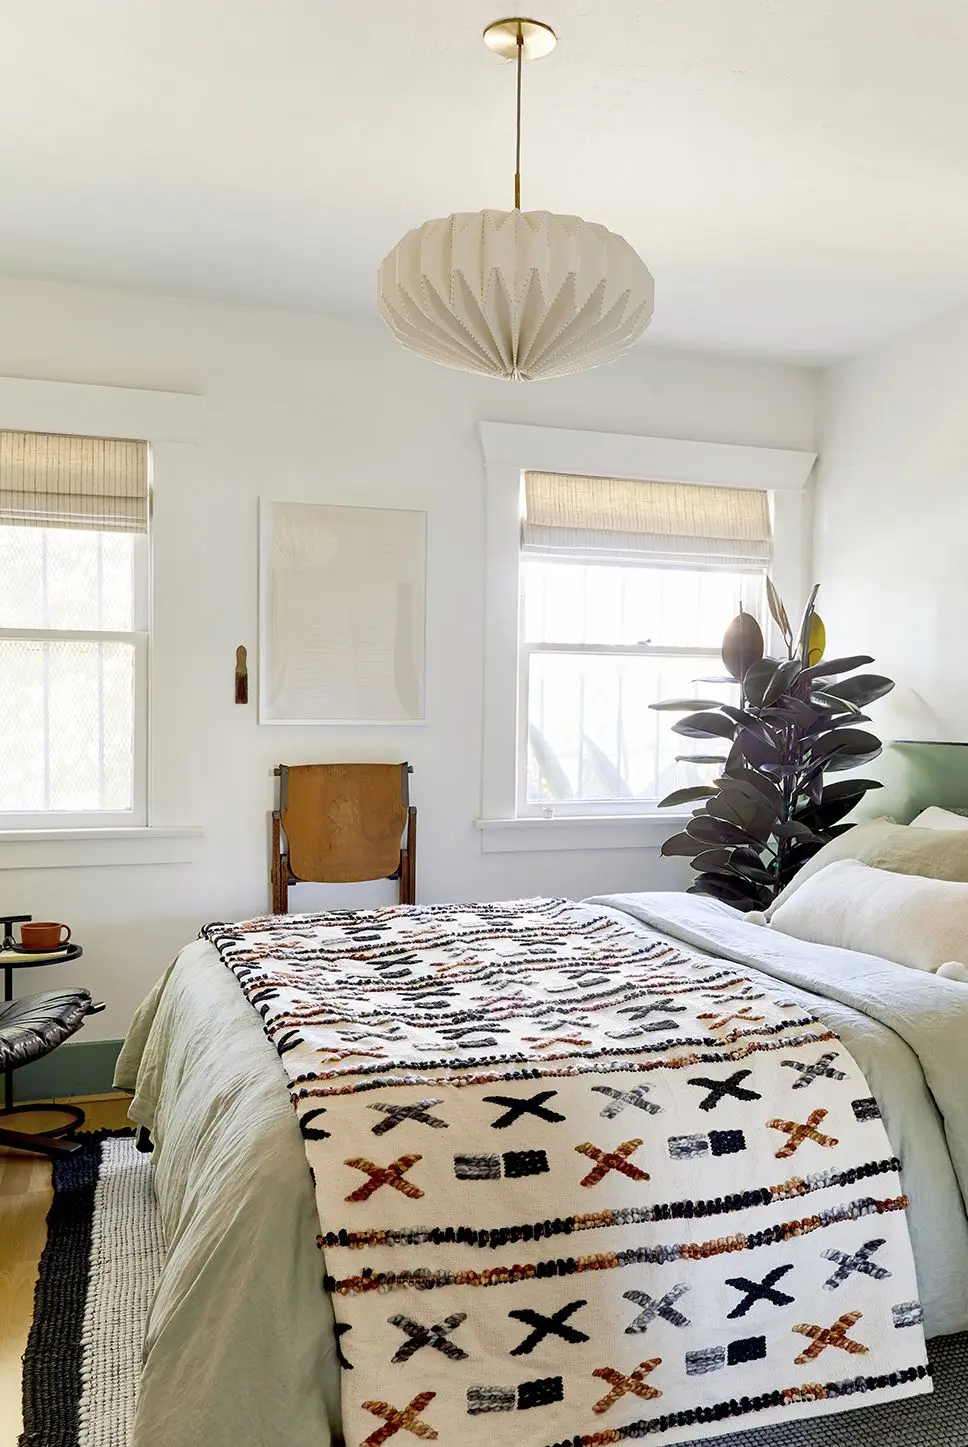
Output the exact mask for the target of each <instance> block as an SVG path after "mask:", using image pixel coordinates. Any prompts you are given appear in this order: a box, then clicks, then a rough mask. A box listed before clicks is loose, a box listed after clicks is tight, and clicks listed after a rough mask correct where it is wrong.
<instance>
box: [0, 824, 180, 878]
mask: <svg viewBox="0 0 968 1447" xmlns="http://www.w3.org/2000/svg"><path fill="white" fill-rule="evenodd" d="M202 834H203V830H202V828H201V826H200V825H198V824H182V825H160V826H158V827H154V828H152V827H148V828H134V829H132V828H113V827H112V828H106V829H0V870H5V869H21V870H30V869H72V868H73V869H84V868H87V869H98V868H102V869H103V868H114V867H117V866H119V865H132V864H190V863H192V862H193V860H194V858H195V851H196V849H197V845H196V844H195V843H193V841H194V840H197V839H200V838H201V837H202Z"/></svg>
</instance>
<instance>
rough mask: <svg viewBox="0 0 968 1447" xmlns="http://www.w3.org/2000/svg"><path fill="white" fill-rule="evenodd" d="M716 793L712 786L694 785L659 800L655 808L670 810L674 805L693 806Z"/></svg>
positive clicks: (677, 790)
mask: <svg viewBox="0 0 968 1447" xmlns="http://www.w3.org/2000/svg"><path fill="white" fill-rule="evenodd" d="M716 792H717V790H716V789H714V788H713V786H712V784H694V785H693V787H692V788H691V789H676V790H675V791H674V792H673V793H671V794H667V795H666V796H665V798H664V799H660V800H659V802H658V804H657V805H656V808H658V809H671V808H673V807H674V805H676V804H694V803H696V801H697V800H699V799H710V798H712V796H713V795H714V794H715V793H716Z"/></svg>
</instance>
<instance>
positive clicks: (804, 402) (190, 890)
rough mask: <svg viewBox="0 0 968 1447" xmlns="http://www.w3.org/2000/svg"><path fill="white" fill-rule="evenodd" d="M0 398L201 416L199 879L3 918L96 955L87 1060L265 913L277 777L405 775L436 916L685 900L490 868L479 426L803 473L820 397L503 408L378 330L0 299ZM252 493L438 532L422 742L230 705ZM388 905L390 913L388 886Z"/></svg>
mask: <svg viewBox="0 0 968 1447" xmlns="http://www.w3.org/2000/svg"><path fill="white" fill-rule="evenodd" d="M0 375H7V376H20V377H36V378H45V379H50V380H57V381H81V382H98V383H105V384H110V385H120V386H131V387H145V388H157V389H174V390H179V391H189V392H200V393H204V394H205V395H206V397H207V398H208V424H207V431H206V436H205V439H204V441H203V442H202V443H201V444H200V445H199V447H198V448H197V452H196V454H195V459H194V461H195V466H194V470H193V472H192V473H191V475H186V476H185V477H184V478H183V479H181V481H180V484H179V485H178V486H177V487H172V488H170V489H169V494H168V495H161V494H159V495H157V496H156V498H155V529H156V531H155V550H156V557H155V595H154V627H155V637H154V664H153V666H154V674H153V721H152V724H153V730H154V738H155V753H154V765H153V767H154V774H155V780H154V782H155V795H156V810H155V818H154V822H156V823H162V824H164V823H168V824H201V825H203V826H204V830H205V833H204V837H203V838H202V839H201V840H199V841H197V842H196V843H193V844H192V845H191V848H192V850H193V852H194V855H195V860H194V862H193V863H191V864H178V865H165V866H137V867H117V868H111V869H97V868H71V869H67V868H64V869H57V870H47V871H39V870H23V871H21V870H19V869H18V870H14V871H10V872H7V871H3V872H0V901H2V902H3V904H4V905H5V906H6V907H8V908H11V909H13V908H15V907H16V908H17V909H19V910H22V911H24V912H32V913H33V914H34V916H35V917H38V918H53V919H66V920H68V921H69V922H70V923H71V924H72V925H73V926H74V929H75V933H76V935H77V937H78V938H79V939H81V940H82V941H83V943H84V945H85V947H86V953H85V959H84V961H83V965H82V966H79V967H78V978H79V979H83V981H84V982H85V983H87V984H89V985H90V986H91V987H92V988H94V989H95V990H97V991H99V992H101V993H102V994H103V996H104V997H105V998H106V999H107V1000H108V1002H109V1008H108V1010H107V1012H106V1013H105V1014H104V1015H102V1016H100V1017H98V1019H97V1020H95V1021H92V1023H91V1025H90V1026H89V1027H87V1029H86V1031H85V1038H89V1039H90V1038H95V1036H96V1035H100V1036H101V1037H102V1038H112V1037H116V1036H118V1035H120V1034H122V1033H123V1032H124V1029H125V1027H126V1025H127V1022H128V1020H129V1018H130V1015H131V1011H132V1009H133V1007H134V1006H135V1005H136V1004H137V1002H138V1001H139V1000H140V998H141V997H142V995H143V994H144V993H145V992H146V990H147V988H148V987H149V986H150V984H151V983H152V981H153V980H154V979H155V978H156V977H157V975H158V974H159V973H160V971H161V970H162V968H163V967H164V966H165V965H166V964H167V962H168V960H169V958H170V957H171V956H172V955H173V954H174V953H175V951H176V950H177V949H178V947H179V946H180V945H181V944H183V943H184V942H185V941H186V940H187V939H189V938H190V937H192V936H194V934H195V933H196V932H197V930H198V927H199V925H201V924H203V923H205V922H206V921H209V920H212V919H220V918H221V919H225V918H240V917H244V916H246V915H250V914H253V913H257V912H261V911H262V910H264V909H265V908H266V906H267V894H266V868H267V847H266V817H267V811H268V810H269V809H270V807H271V801H272V777H271V770H272V767H273V765H274V764H275V763H277V762H280V761H286V762H290V763H298V762H300V761H304V762H308V761H323V760H327V759H334V760H335V759H344V760H345V759H359V760H366V759H373V760H380V759H382V760H395V759H400V758H409V759H410V760H411V762H412V763H413V765H414V767H415V771H416V772H415V774H414V780H413V798H414V802H415V803H416V804H417V805H418V808H419V811H420V829H419V857H418V895H419V898H420V899H422V900H441V899H453V898H462V899H473V898H479V899H487V898H490V899H494V898H501V897H508V896H512V895H524V894H533V893H560V894H567V895H573V896H576V897H580V896H581V895H584V894H589V893H593V892H597V891H604V890H615V889H632V888H657V887H658V888H668V887H677V886H678V884H679V882H680V881H681V879H682V878H683V874H682V871H681V868H680V867H679V865H678V864H677V863H676V862H672V861H661V862H660V861H659V859H658V856H657V854H655V853H654V852H652V851H649V852H639V851H636V850H615V851H611V850H609V851H595V852H589V853H584V854H582V853H553V854H552V853H541V854H489V855H482V853H481V851H480V838H479V835H478V833H477V831H476V830H475V829H474V827H473V820H474V819H475V818H476V817H477V815H478V814H479V812H480V790H481V717H482V664H481V646H482V630H483V544H482V529H483V466H482V461H481V456H480V446H479V441H478V435H477V427H476V424H477V422H478V421H479V420H481V419H490V420H497V421H510V422H532V423H538V424H547V425H549V426H569V427H584V428H593V429H595V428H598V429H605V430H611V431H616V432H630V433H645V434H650V433H651V434H655V435H659V436H666V437H681V438H688V439H696V440H708V441H717V442H737V443H750V444H761V445H764V446H777V447H798V448H811V447H812V446H813V445H814V403H815V375H814V374H813V373H811V372H809V371H806V370H802V369H798V368H793V367H785V366H770V365H766V364H761V363H755V362H748V361H730V360H726V359H722V358H702V357H694V356H690V355H686V354H680V353H675V352H671V351H660V350H650V349H648V348H645V349H640V350H638V351H637V352H635V354H634V355H632V356H631V357H629V358H628V359H626V360H625V361H623V362H622V363H619V364H617V365H615V366H613V367H608V368H604V369H602V370H600V371H598V372H592V373H589V374H587V375H585V376H582V377H577V378H571V379H564V380H560V381H554V382H546V383H535V384H531V385H525V386H511V385H509V384H506V383H499V382H492V381H489V380H487V379H477V378H474V377H470V376H467V375H465V374H463V373H459V372H453V371H448V370H445V369H444V368H440V367H434V366H432V365H430V364H429V363H425V362H422V361H420V360H419V359H417V358H414V357H412V356H410V355H409V354H408V353H406V352H404V351H403V350H402V349H400V348H399V347H398V346H397V345H396V344H395V343H394V342H393V341H392V339H391V338H390V337H389V336H388V335H387V334H385V333H384V331H383V329H382V327H381V326H380V325H379V323H377V322H375V321H374V322H372V323H370V322H349V321H344V320H332V319H327V318H323V317H319V316H306V315H290V314H283V313H275V312H267V311H257V310H249V309H244V308H228V307H208V306H202V305H197V304H190V303H183V302H174V301H168V300H164V299H159V298H150V297H146V296H135V295H125V294H121V293H111V292H95V291H87V290H80V289H75V288H69V287H57V286H49V285H37V284H33V283H29V284H28V283H20V282H3V281H0ZM260 494H262V495H268V496H274V497H277V498H284V499H289V500H295V501H303V500H304V501H320V502H323V501H325V502H333V503H343V504H354V503H355V504H359V505H375V506H398V507H410V508H426V509H427V510H428V512H429V536H428V544H429V564H428V567H429V578H428V679H427V719H428V722H427V725H426V727H424V728H419V729H408V730H397V731H395V730H393V729H389V728H387V729H384V728H369V729H356V730H353V729H342V728H330V729H315V728H288V729H287V728H279V727H261V728H260V727H259V726H258V725H257V723H256V710H255V704H254V702H253V703H252V704H250V705H249V707H248V708H241V707H237V706H236V705H235V703H234V694H233V670H234V663H235V649H236V646H237V645H238V644H239V643H245V644H246V645H247V646H248V647H249V650H250V659H251V660H252V662H253V663H255V660H256V652H257V650H256V625H257V613H256V543H257V531H256V502H257V499H258V497H259V496H260ZM252 694H253V697H254V688H253V689H252ZM31 847H32V846H30V845H27V846H25V849H24V858H25V859H27V858H29V850H30V848H31ZM306 888H307V889H308V886H307V887H306ZM378 888H379V889H381V890H383V891H384V893H383V895H382V896H381V897H385V898H390V897H391V891H392V886H390V885H385V886H379V887H378ZM294 907H295V908H299V907H300V892H299V891H296V893H295V899H294ZM31 983H32V985H33V987H34V988H46V987H50V986H51V985H52V984H53V981H52V980H51V979H50V977H49V975H48V977H47V978H46V979H45V978H44V976H43V974H42V973H41V972H39V971H38V972H37V973H36V975H35V977H34V980H33V982H30V981H29V980H28V979H25V978H24V977H23V976H21V977H20V979H19V980H18V986H19V987H20V988H21V989H24V988H26V987H28V986H29V985H30V984H31Z"/></svg>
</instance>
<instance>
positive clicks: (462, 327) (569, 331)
mask: <svg viewBox="0 0 968 1447" xmlns="http://www.w3.org/2000/svg"><path fill="white" fill-rule="evenodd" d="M377 299H378V305H379V309H380V314H381V316H382V317H383V319H384V321H385V322H386V323H387V325H388V326H389V327H390V329H391V331H392V332H393V333H394V335H395V336H396V337H397V338H398V340H399V341H401V342H402V343H403V345H404V346H405V347H409V348H410V350H411V351H414V352H419V353H420V355H421V356H424V357H427V358H429V359H430V360H431V361H435V362H442V363H444V365H446V366H450V367H460V368H463V369H464V370H465V371H470V372H483V373H485V374H487V375H488V376H493V377H506V378H513V379H514V380H517V381H531V380H534V379H537V378H539V377H560V376H563V375H565V374H566V373H568V372H579V371H584V370H586V369H587V368H589V367H596V366H599V365H600V364H601V363H603V362H610V361H613V360H614V359H615V358H617V357H620V356H621V355H622V353H623V352H625V351H627V350H628V348H629V347H630V346H631V345H632V343H633V342H634V341H635V339H636V337H638V336H639V335H640V334H641V333H642V332H643V331H644V330H645V328H646V327H647V326H648V324H649V322H650V320H651V318H652V308H653V281H652V277H651V275H650V273H649V270H648V268H647V267H646V265H645V263H644V262H643V261H642V260H641V259H640V257H639V256H638V255H637V254H636V252H635V251H634V250H633V249H632V247H631V246H630V245H629V244H628V242H627V241H625V240H624V238H623V237H621V236H616V235H615V234H614V232H611V231H609V230H607V229H606V228H605V227H604V226H598V225H595V224H594V223H592V222H588V221H583V220H582V219H581V217H580V216H557V215H554V214H553V213H551V212H549V211H519V210H514V211H475V212H459V213H457V214H456V215H453V216H447V217H443V218H441V219H440V220H436V221H428V222H426V223H425V224H424V225H423V226H419V227H418V228H417V229H416V230H415V231H409V232H408V233H407V235H406V236H405V237H404V238H403V240H402V241H400V242H399V243H398V244H397V245H396V246H395V247H394V248H393V250H392V251H391V252H390V253H389V255H388V256H386V257H385V258H384V261H383V264H382V265H381V267H380V271H379V276H378V280H377Z"/></svg>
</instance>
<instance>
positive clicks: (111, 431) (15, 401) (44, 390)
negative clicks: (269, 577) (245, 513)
mask: <svg viewBox="0 0 968 1447" xmlns="http://www.w3.org/2000/svg"><path fill="white" fill-rule="evenodd" d="M206 411H207V406H206V400H205V398H204V397H201V396H195V395H192V394H190V393H185V392H154V391H147V390H142V389H140V388H136V387H105V386H98V385H93V384H90V383H86V382H47V381H38V380H34V379H31V378H21V377H0V428H4V429H8V430H11V431H15V432H18V431H23V432H51V433H59V434H62V435H65V436H79V437H118V438H130V439H133V440H136V441H145V442H147V443H148V444H149V448H150V453H151V485H152V494H153V497H154V504H155V505H154V507H153V510H152V522H151V535H152V543H151V552H152V554H153V556H152V558H151V561H150V563H149V564H148V568H147V570H146V571H145V572H144V573H143V576H144V580H145V586H146V587H147V588H148V592H149V598H148V599H147V600H145V602H146V611H145V613H144V614H143V616H146V617H147V618H148V623H149V631H150V634H151V638H152V646H151V649H150V652H149V650H148V648H147V647H145V649H144V658H143V660H142V667H143V672H144V680H143V687H142V689H141V691H140V698H141V707H142V709H143V710H144V719H143V720H142V721H139V725H138V726H139V728H140V730H141V735H142V737H144V738H145V741H146V742H145V748H144V751H143V758H142V763H141V778H142V784H141V793H142V800H141V804H142V810H143V813H142V815H141V818H142V823H141V824H134V825H131V824H120V825H118V824H113V823H108V822H107V821H106V820H105V816H104V815H103V814H102V813H100V812H98V814H97V815H96V816H94V815H88V816H87V817H88V819H94V818H96V821H97V822H96V825H95V826H94V827H80V828H78V827H72V826H71V825H69V824H68V823H67V822H66V820H65V818H64V816H63V815H60V816H58V817H57V819H56V821H55V820H50V822H49V823H47V822H45V823H44V825H40V824H39V823H38V824H37V825H36V826H35V825H33V824H32V825H31V826H30V827H27V828H19V829H18V828H17V827H15V825H13V824H12V823H11V822H10V820H11V816H10V815H7V816H4V817H2V819H0V871H2V870H7V869H13V870H24V869H28V870H29V869H45V868H61V867H80V868H86V867H91V866H101V867H106V866H114V865H122V864H124V865H127V864H131V865H155V864H180V863H189V862H192V860H193V859H194V858H195V851H196V849H197V847H198V846H196V845H194V844H192V843H191V842H190V841H192V840H194V839H196V838H198V837H199V836H201V834H202V833H203V827H202V825H200V824H195V823H184V822H183V820H184V817H185V815H184V812H182V811H183V810H184V811H185V812H187V809H188V808H190V807H191V802H192V801H191V797H190V791H189V786H188V785H187V784H185V785H183V784H182V779H183V776H185V769H184V764H183V760H184V755H185V750H186V748H187V747H189V735H188V732H187V729H188V725H187V723H186V724H185V726H184V727H182V725H181V723H180V722H178V721H177V715H176V720H175V723H174V724H173V720H172V714H171V709H170V708H169V709H168V710H167V712H166V720H167V725H166V727H165V728H163V729H160V730H154V729H153V727H152V715H153V713H154V710H155V704H156V702H157V700H159V699H168V700H170V699H172V698H175V697H177V696H178V689H179V687H180V682H181V669H182V660H183V652H182V650H181V649H180V647H179V643H178V638H177V636H173V634H172V630H171V627H170V625H169V624H168V618H167V615H163V616H160V617H159V618H158V619H157V621H156V620H155V619H154V617H153V616H152V610H151V607H150V593H151V591H152V588H153V586H154V582H155V580H156V578H157V575H158V573H159V571H160V573H161V578H162V582H161V586H162V587H164V588H167V589H169V590H170V589H171V588H172V587H174V586H177V574H178V569H179V567H181V566H184V563H183V543H184V534H183V531H182V527H183V525H182V523H181V521H180V517H179V514H178V511H177V510H176V509H170V508H169V506H168V498H169V497H170V496H176V495H177V496H183V497H184V496H191V495H195V494H196V493H197V490H198V480H199V479H198V456H199V454H198V445H197V444H198V442H199V440H200V439H201V438H202V437H203V436H204V433H205V428H206ZM16 636H18V637H22V636H23V633H22V632H21V631H16ZM133 812H134V811H132V813H133ZM35 817H36V816H35Z"/></svg>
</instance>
